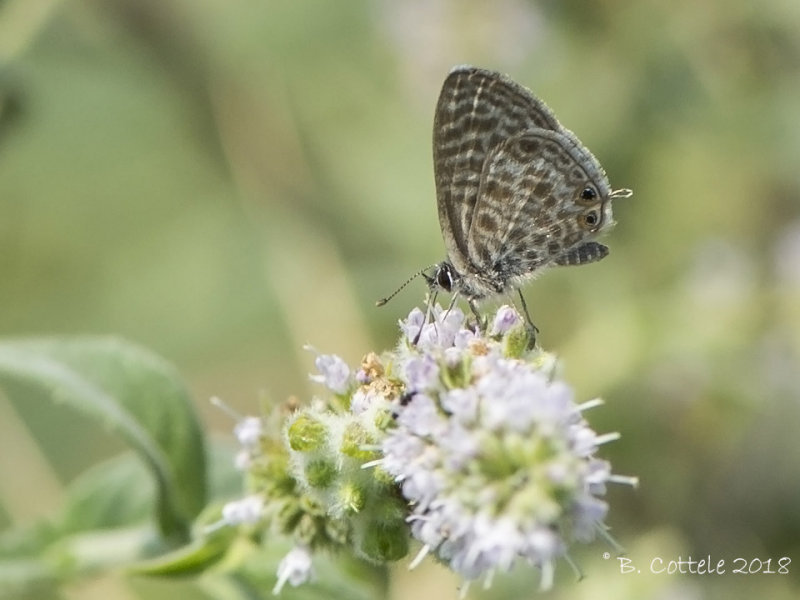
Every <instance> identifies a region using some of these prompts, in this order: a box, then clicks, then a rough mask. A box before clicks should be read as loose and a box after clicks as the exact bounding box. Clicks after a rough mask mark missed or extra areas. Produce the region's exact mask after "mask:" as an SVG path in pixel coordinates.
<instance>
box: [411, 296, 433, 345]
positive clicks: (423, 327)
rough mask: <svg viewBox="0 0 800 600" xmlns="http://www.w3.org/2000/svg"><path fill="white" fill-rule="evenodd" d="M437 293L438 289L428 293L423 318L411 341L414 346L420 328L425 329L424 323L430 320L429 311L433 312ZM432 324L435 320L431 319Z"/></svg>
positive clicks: (417, 340) (416, 342)
mask: <svg viewBox="0 0 800 600" xmlns="http://www.w3.org/2000/svg"><path fill="white" fill-rule="evenodd" d="M438 295H439V292H438V290H433V293H432V294H429V295H428V306H427V308H426V309H425V319H424V320H423V321H422V325H421V326H420V328H419V331H418V332H417V335H416V336H415V337H414V341H413V342H412V343H413V344H414V345H415V346H416V345H417V344H418V343H419V338H420V337H421V336H422V330H423V329H425V325H427V324H428V322H430V321H431V320H432V319H431V313H433V305H434V304H436V297H437V296H438ZM433 323H434V326H435V325H436V321H433Z"/></svg>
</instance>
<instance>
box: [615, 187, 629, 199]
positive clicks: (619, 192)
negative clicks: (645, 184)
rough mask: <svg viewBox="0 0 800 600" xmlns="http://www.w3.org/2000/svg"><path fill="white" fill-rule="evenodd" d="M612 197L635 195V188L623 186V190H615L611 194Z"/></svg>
mask: <svg viewBox="0 0 800 600" xmlns="http://www.w3.org/2000/svg"><path fill="white" fill-rule="evenodd" d="M610 196H611V198H630V197H631V196H633V190H629V189H628V188H623V189H621V190H613V191H612V192H611V194H610Z"/></svg>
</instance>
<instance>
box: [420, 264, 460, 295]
mask: <svg viewBox="0 0 800 600" xmlns="http://www.w3.org/2000/svg"><path fill="white" fill-rule="evenodd" d="M422 276H423V277H424V278H425V281H427V282H428V287H429V288H430V289H431V290H444V291H445V292H451V291H452V290H453V288H454V287H456V286H457V282H458V279H459V276H458V273H456V270H455V269H454V268H453V265H452V264H450V262H448V261H446V260H445V261H442V262H440V263H439V264H438V265H433V274H432V275H428V274H427V273H423V275H422Z"/></svg>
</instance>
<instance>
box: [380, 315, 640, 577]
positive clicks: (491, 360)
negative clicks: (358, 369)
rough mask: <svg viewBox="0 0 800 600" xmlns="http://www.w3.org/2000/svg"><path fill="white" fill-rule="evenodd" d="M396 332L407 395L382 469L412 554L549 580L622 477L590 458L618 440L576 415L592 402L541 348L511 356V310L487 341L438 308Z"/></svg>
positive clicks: (518, 324)
mask: <svg viewBox="0 0 800 600" xmlns="http://www.w3.org/2000/svg"><path fill="white" fill-rule="evenodd" d="M401 328H402V330H403V332H404V335H405V341H404V342H405V343H402V344H401V348H400V349H399V350H398V353H397V354H398V356H399V357H400V358H399V364H398V366H397V367H398V368H397V370H398V372H399V375H400V377H401V379H402V380H403V382H404V384H405V386H406V398H407V399H408V400H407V402H406V403H405V405H404V406H402V407H401V408H399V409H398V410H399V414H398V417H397V426H396V427H395V428H393V429H391V430H390V431H389V432H388V435H387V437H386V438H385V439H384V441H383V443H382V450H383V455H384V456H383V459H382V460H381V461H380V464H381V466H382V468H383V469H385V470H386V471H388V472H389V473H390V474H391V475H393V476H394V477H395V478H396V480H397V481H398V482H399V483H400V484H401V486H402V493H403V495H404V497H405V498H406V499H407V500H408V501H409V503H410V506H411V507H412V508H411V514H410V517H409V521H410V522H411V524H412V533H413V535H414V537H416V538H417V539H418V540H419V541H420V542H422V544H423V549H422V551H421V552H420V554H419V555H418V559H421V558H422V557H423V556H424V555H425V554H426V553H428V552H433V553H434V554H435V555H436V556H437V557H438V558H439V559H440V560H442V561H444V562H445V563H447V564H448V565H449V566H450V567H451V568H452V569H453V570H454V571H455V572H457V573H459V574H460V575H462V576H463V577H464V578H465V579H467V580H473V579H476V578H479V577H484V576H486V577H491V575H492V574H493V573H494V572H495V571H498V570H502V571H507V570H509V569H511V567H512V566H513V565H514V563H515V562H516V561H517V560H518V559H524V560H526V561H528V562H529V563H530V564H533V565H535V566H537V567H539V568H541V570H542V587H544V588H547V587H549V586H550V585H551V582H552V574H553V570H554V565H555V560H556V559H557V558H559V557H560V556H564V555H565V553H566V550H567V548H568V545H569V543H570V542H571V541H572V540H573V539H574V540H580V541H588V540H590V539H592V538H593V537H594V534H595V532H596V531H597V530H598V529H600V528H602V527H603V524H602V521H603V518H604V517H605V514H606V511H607V505H606V503H605V502H604V501H602V500H600V499H599V496H601V495H603V494H604V493H605V485H606V483H607V482H609V481H626V482H631V481H630V480H627V479H626V478H618V477H614V476H612V475H611V472H610V466H609V464H608V463H607V462H605V461H603V460H600V459H598V458H595V457H594V452H595V451H596V450H597V448H598V446H599V445H600V444H602V443H604V442H607V441H610V440H612V439H616V437H617V435H616V434H609V435H606V436H598V435H597V434H595V433H594V431H592V430H591V429H590V428H589V426H588V425H587V423H586V421H585V420H584V419H583V417H582V415H581V410H582V409H584V408H587V407H589V406H595V405H597V404H598V403H599V401H594V402H590V403H587V404H585V405H584V406H579V405H576V404H575V402H574V400H573V393H572V390H571V389H570V388H569V387H568V386H567V385H566V384H564V383H563V382H561V381H559V380H557V379H555V378H554V373H553V370H554V369H553V365H554V363H553V361H552V360H551V359H550V358H549V357H548V355H546V354H544V353H541V352H537V351H528V350H523V351H522V352H521V353H520V356H519V357H510V356H509V355H508V354H509V353H508V347H509V346H508V338H509V336H514V335H522V336H523V337H524V336H525V328H524V325H523V322H522V319H521V318H520V317H519V315H518V314H517V313H516V312H515V311H513V309H511V308H509V307H502V308H501V309H500V310H499V311H498V312H497V314H496V316H495V319H494V322H493V324H492V326H491V327H490V328H489V335H488V336H482V335H480V334H476V333H475V332H474V331H472V330H470V329H468V328H466V327H465V322H464V315H463V313H462V312H461V311H460V310H458V309H457V308H452V309H450V310H449V311H443V310H441V309H439V308H438V307H437V309H436V310H435V311H434V318H433V319H432V320H431V321H430V322H426V319H425V317H424V315H423V314H422V313H421V312H420V311H415V312H412V313H411V315H409V317H408V319H407V320H406V321H405V322H403V323H402V324H401ZM415 342H416V343H415ZM415 563H416V561H415Z"/></svg>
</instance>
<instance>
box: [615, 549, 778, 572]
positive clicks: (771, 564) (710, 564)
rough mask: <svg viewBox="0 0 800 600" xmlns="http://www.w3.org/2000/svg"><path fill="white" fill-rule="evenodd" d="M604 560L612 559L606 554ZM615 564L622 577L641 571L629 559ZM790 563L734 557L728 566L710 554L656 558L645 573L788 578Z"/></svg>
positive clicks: (621, 559) (726, 562)
mask: <svg viewBox="0 0 800 600" xmlns="http://www.w3.org/2000/svg"><path fill="white" fill-rule="evenodd" d="M603 558H604V559H606V560H608V559H609V558H611V554H610V553H609V552H604V553H603ZM616 559H617V564H618V566H619V572H620V574H621V575H630V574H639V573H641V572H642V569H641V567H639V566H637V565H636V564H634V562H633V559H632V558H628V557H626V556H617V557H616ZM791 562H792V559H791V558H789V557H788V556H782V557H780V558H776V559H773V558H765V559H761V558H751V559H747V558H742V557H737V558H734V559H732V560H730V562H728V561H727V560H726V559H724V558H719V559H716V558H713V557H712V556H711V555H710V554H709V555H706V556H704V557H702V558H694V557H692V556H691V555H689V556H687V557H685V558H684V557H683V556H678V557H677V558H673V559H667V558H662V557H660V556H655V557H653V558H652V559H651V560H650V563H649V564H648V565H647V567H646V568H645V572H647V573H652V574H654V575H726V574H732V575H756V574H761V575H788V574H789V565H790V564H791Z"/></svg>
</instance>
